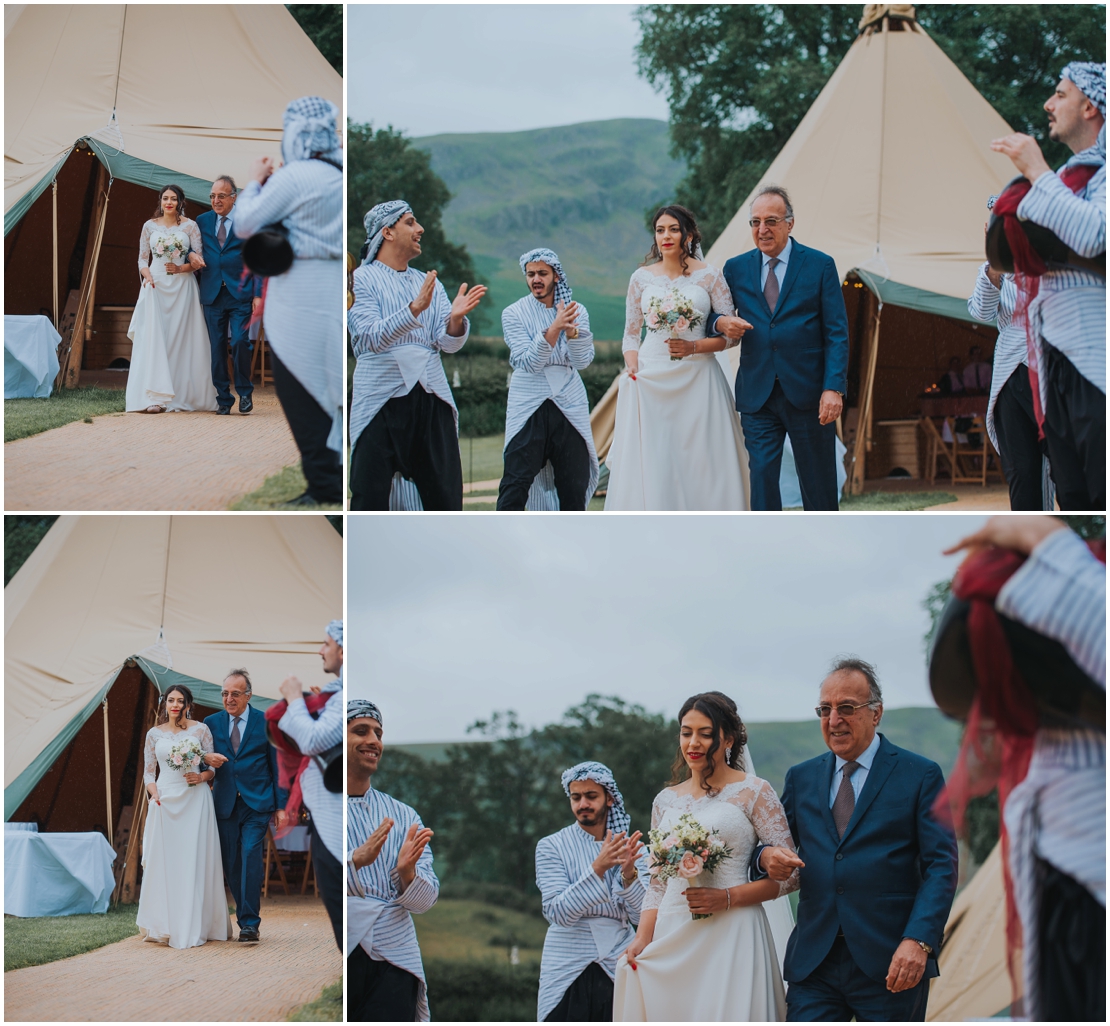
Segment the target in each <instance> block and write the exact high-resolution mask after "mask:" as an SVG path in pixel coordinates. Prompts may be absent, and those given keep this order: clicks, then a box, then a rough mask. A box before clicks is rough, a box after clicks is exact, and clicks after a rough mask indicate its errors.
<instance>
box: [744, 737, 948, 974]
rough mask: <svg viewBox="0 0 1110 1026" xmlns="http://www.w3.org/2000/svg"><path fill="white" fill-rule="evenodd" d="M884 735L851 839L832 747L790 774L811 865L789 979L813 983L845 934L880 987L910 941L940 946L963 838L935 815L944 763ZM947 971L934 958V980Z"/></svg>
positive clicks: (798, 841)
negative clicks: (835, 782)
mask: <svg viewBox="0 0 1110 1026" xmlns="http://www.w3.org/2000/svg"><path fill="white" fill-rule="evenodd" d="M879 736H880V739H881V740H880V742H879V750H878V751H877V752H876V753H875V760H874V762H873V763H872V764H871V770H870V771H869V772H868V774H867V780H866V782H865V783H864V785H863V790H862V791H861V792H860V796H859V801H858V802H856V807H855V811H854V812H853V813H852V818H851V819H850V820H849V821H848V827H847V829H846V830H845V831H844V837H843V838H840V837H838V836H837V832H836V824H835V823H834V822H833V817H832V809H831V808H830V807H829V789H830V788H831V787H832V778H833V772H834V770H835V769H836V757H835V756H834V755H833V753H832V752H826V753H825V754H824V755H821V756H818V757H817V758H816V759H810V760H809V761H808V762H803V763H801V764H800V765H798V766H793V767H791V768H790V769H789V770H788V771H787V774H786V784H785V786H784V788H783V792H782V804H783V808H784V809H785V810H786V819H787V822H788V823H789V824H790V832H791V833H792V834H793V835H794V844H795V845H796V846H797V849H798V857H799V858H800V859H801V860H802V861H803V862H804V863H805V868H804V869H802V870H801V871H800V872H801V893H800V895H799V901H798V923H797V926H795V927H794V932H793V933H792V934H791V935H790V941H789V943H788V944H787V946H786V963H785V967H784V972H783V976H784V978H785V979H786V980H787V981H789V982H792V983H797V982H799V981H801V980H804V979H805V978H806V977H807V976H809V974H810V973H812V972H813V970H814V969H816V968H817V967H818V966H819V965H820V964H821V962H823V961H824V959H825V956H826V955H828V953H829V951H830V950H831V948H832V946H833V942H834V941H835V940H836V935H837V931H838V930H843V931H844V939H845V940H846V941H847V944H848V950H849V951H851V953H852V957H853V958H854V959H855V962H856V965H858V966H859V967H860V969H862V970H863V972H865V973H866V974H867V975H868V976H870V977H871V978H872V979H873V980H875V981H877V982H879V983H881V982H883V981H884V980H885V979H886V974H887V971H888V970H889V969H890V960H891V958H893V957H894V950H895V948H897V947H898V945H899V944H901V943H902V939H903V938H904V937H912V938H914V939H915V940H921V941H924V942H925V943H926V944H928V945H930V946H931V947H932V949H933V950H934V951H938V950H939V949H940V939H941V936H942V934H943V933H944V924H945V923H946V922H947V921H948V913H949V910H950V909H951V908H952V899H953V898H954V897H955V895H956V870H957V854H956V838H955V835H954V834H953V833H952V832H951V831H950V830H948V829H946V828H945V827H943V826H941V824H940V823H938V822H937V820H936V818H935V817H934V816H933V812H932V807H933V802H934V801H936V798H937V795H938V794H940V792H941V789H942V788H943V786H944V776H943V774H942V773H941V771H940V767H939V766H938V765H937V764H936V763H935V762H931V761H930V760H929V759H926V758H923V757H922V756H920V755H916V754H914V753H913V752H908V751H906V750H905V749H904V748H898V747H897V746H896V745H892V744H891V743H890V742H889V741H888V740H887V739H886V738H885V737H883V736H882V735H881V734H880V735H879ZM756 857H757V856H755V855H753V862H754V861H755V858H756ZM753 875H755V874H753ZM764 875H765V874H764ZM938 975H939V970H938V969H937V963H936V959H935V958H930V959H929V960H928V964H927V966H926V970H925V976H926V977H927V978H928V977H932V976H938Z"/></svg>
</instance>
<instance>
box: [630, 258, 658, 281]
mask: <svg viewBox="0 0 1110 1026" xmlns="http://www.w3.org/2000/svg"><path fill="white" fill-rule="evenodd" d="M634 273H635V274H646V275H648V276H649V277H652V278H654V277H655V276H656V275H657V274H662V273H663V261H662V260H660V261H659V262H658V263H656V264H644V265H643V266H642V267H637V268H636V270H635V272H634Z"/></svg>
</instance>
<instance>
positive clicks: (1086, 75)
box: [1060, 61, 1106, 117]
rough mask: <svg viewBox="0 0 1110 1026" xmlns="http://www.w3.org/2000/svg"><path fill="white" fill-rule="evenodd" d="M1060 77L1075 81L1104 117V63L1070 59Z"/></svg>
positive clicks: (1076, 85)
mask: <svg viewBox="0 0 1110 1026" xmlns="http://www.w3.org/2000/svg"><path fill="white" fill-rule="evenodd" d="M1060 77H1061V78H1066V79H1068V80H1069V81H1071V82H1074V83H1075V87H1076V89H1078V90H1079V91H1080V92H1081V93H1082V94H1083V95H1084V96H1086V97H1087V99H1088V100H1090V101H1091V103H1093V104H1094V105H1095V106H1096V107H1098V111H1099V113H1100V114H1101V115H1102V116H1103V117H1106V65H1105V64H1095V62H1094V61H1072V62H1071V64H1069V65H1068V66H1067V67H1066V68H1064V70H1063V71H1061V72H1060Z"/></svg>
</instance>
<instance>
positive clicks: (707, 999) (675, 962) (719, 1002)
mask: <svg viewBox="0 0 1110 1026" xmlns="http://www.w3.org/2000/svg"><path fill="white" fill-rule="evenodd" d="M684 813H689V814H690V815H692V816H693V817H694V818H695V819H696V820H697V821H698V822H699V823H701V825H702V826H704V827H706V828H708V829H710V830H713V829H716V830H717V831H718V833H719V835H720V837H721V839H722V840H723V841H724V842H725V844H727V845H728V846H729V847H730V848H731V849H732V854H731V856H730V857H729V858H727V859H726V860H725V861H724V862H723V863H721V865H720V866H718V868H717V869H716V870H715V871H714V872H712V873H702V874H701V875H700V876H698V877H696V878H695V879H693V880H690V881H687V880H684V879H682V878H681V877H675V878H673V879H670V880H667V881H659V880H656V879H653V880H652V883H651V886H650V887H649V889H648V893H647V894H646V895H645V897H644V905H643V907H644V910H645V911H647V910H648V909H651V908H657V909H658V910H659V912H658V918H657V919H656V921H655V934H654V937H653V938H652V941H651V943H650V944H649V945H648V946H647V947H646V948H644V950H643V951H642V952H641V953H640V957H639V958H637V959H636V969H635V970H632V969H630V968H629V966H628V961H627V959H626V958H625V957H624V956H623V955H622V956H621V958H620V960H619V961H618V962H617V978H616V987H615V992H614V998H613V1021H614V1022H661V1021H672V1022H781V1021H783V1020H784V1019H785V1017H786V993H785V990H784V989H783V983H782V973H781V971H780V964H781V956H780V954H779V953H778V951H777V949H776V945H775V937H774V934H773V931H772V927H771V924H770V923H769V921H768V916H767V912H766V911H765V909H764V906H763V905H752V906H747V907H743V908H732V909H729V910H728V911H725V912H716V913H714V914H713V915H712V916H711V917H710V918H709V919H696V920H695V919H691V917H690V907H689V905H687V904H686V897H685V893H684V892H685V890H686V888H687V886H695V887H732V886H735V885H737V884H744V883H747V882H748V860H749V858H750V857H751V853H752V851H753V850H754V849H755V847H756V845H757V844H771V845H782V846H785V847H789V848H793V847H794V843H793V841H792V840H791V837H790V827H789V826H788V825H787V822H786V813H785V812H784V811H783V808H782V804H781V803H780V802H779V799H778V796H777V795H776V794H775V792H774V789H773V788H772V787H771V785H770V784H768V783H767V781H766V780H762V779H760V778H759V777H757V776H755V775H754V774H749V775H748V776H747V777H746V778H745V779H744V780H742V781H739V782H737V783H733V784H727V785H725V786H724V787H723V788H721V790H720V792H718V793H717V794H716V795H714V796H712V797H710V796H706V797H703V798H695V797H692V796H688V795H680V794H676V793H675V792H674V791H672V790H671V789H670V788H667V789H666V790H664V791H661V792H660V793H659V794H658V795H657V796H656V798H655V802H654V804H653V805H652V810H651V825H652V828H653V829H654V828H656V827H661V828H663V829H666V828H668V827H670V826H672V825H673V824H674V823H676V822H677V821H678V818H679V817H680V816H681V815H683V814H684ZM796 886H797V876H796V875H795V876H793V877H791V878H790V880H787V881H785V882H784V883H782V884H780V885H779V893H780V895H783V894H786V893H787V892H788V891H790V890H793V889H794V888H796ZM772 904H774V903H772Z"/></svg>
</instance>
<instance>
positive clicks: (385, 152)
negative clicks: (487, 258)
mask: <svg viewBox="0 0 1110 1026" xmlns="http://www.w3.org/2000/svg"><path fill="white" fill-rule="evenodd" d="M395 199H403V200H405V202H406V203H408V204H409V205H410V206H411V207H412V209H413V211H414V212H415V213H416V217H417V219H418V220H419V222H420V224H421V225H422V226H423V227H424V235H423V238H422V239H421V243H420V245H421V249H422V250H423V252H422V253H421V254H420V256H419V257H418V258H417V259H416V260H414V261H413V262H412V266H413V267H416V268H418V269H419V270H421V271H431V270H436V271H438V272H439V280H440V281H441V282H443V285H444V288H446V289H447V294H448V296H451V297H452V298H453V297H454V295H455V293H456V291H457V290H458V287H459V285H460V284H461V283H462V282H467V283H469V284H471V285H474V284H477V283H478V282H479V281H480V279H479V277H478V275H477V272H475V270H474V263H473V261H472V260H471V258H470V254H469V253H467V251H466V247H465V246H456V245H455V244H454V243H452V242H449V241H448V240H447V234H446V232H445V231H444V230H443V210H444V208H445V207H446V206H447V204H448V202H449V201H450V199H451V192H450V190H449V189H448V188H447V185H446V184H445V183H444V181H443V179H442V178H440V177H439V175H437V174H436V173H435V171H433V170H432V158H431V155H430V154H428V153H426V152H425V151H424V150H421V149H417V148H416V147H415V146H413V145H412V140H411V139H406V138H405V136H404V135H403V134H402V133H401V132H396V131H394V130H393V128H392V126H391V127H389V128H379V129H377V131H375V130H374V126H373V125H360V124H356V123H354V122H348V125H347V249H348V251H349V252H351V253H352V254H354V255H355V256H356V257H357V256H358V254H359V253H360V251H361V250H362V245H363V243H364V242H365V241H366V230H365V229H364V227H363V223H362V219H363V217H365V215H366V212H367V211H368V210H369V209H370V208H371V207H373V206H375V205H376V204H378V203H383V202H385V201H386V200H395ZM482 316H483V311H482V309H481V307H479V308H478V309H477V310H475V311H474V313H473V314H472V315H471V317H470V319H471V322H472V323H473V324H481V323H482Z"/></svg>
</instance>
